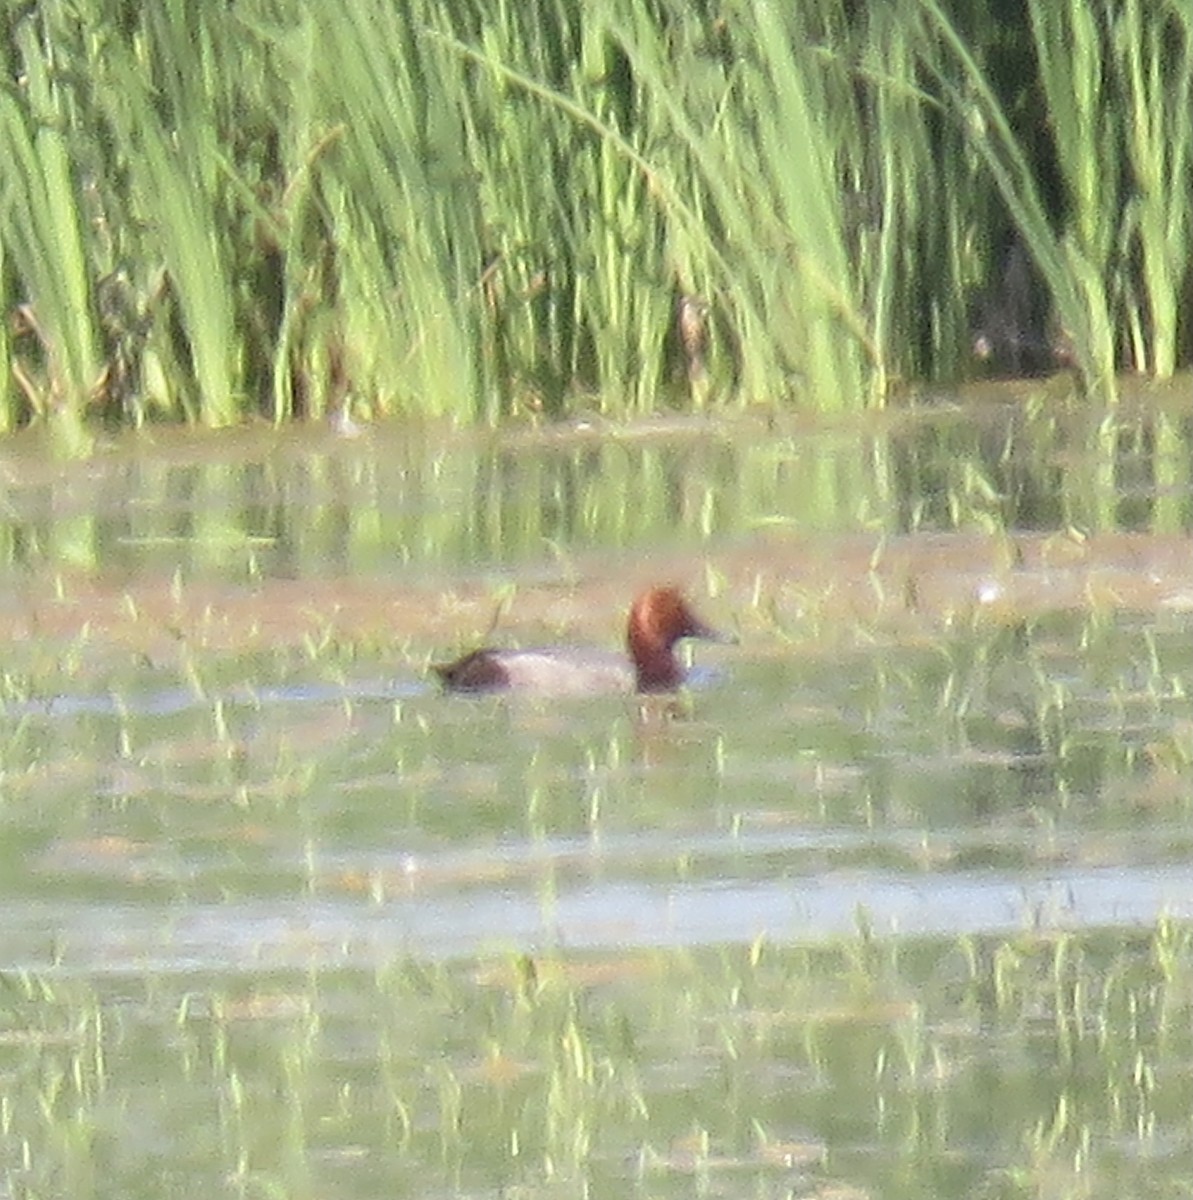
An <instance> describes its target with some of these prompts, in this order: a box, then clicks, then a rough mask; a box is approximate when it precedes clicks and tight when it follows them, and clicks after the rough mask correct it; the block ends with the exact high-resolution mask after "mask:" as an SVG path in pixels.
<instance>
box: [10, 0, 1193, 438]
mask: <svg viewBox="0 0 1193 1200" xmlns="http://www.w3.org/2000/svg"><path fill="white" fill-rule="evenodd" d="M1024 13H1025V14H1026V15H1027V16H1028V17H1029V18H1030V19H1029V20H1027V21H1025V23H1024V25H1023V27H1022V29H1021V31H1020V32H1018V33H1017V34H1008V33H1007V31H1006V30H1005V28H1003V25H1002V24H1001V23H1000V22H999V21H998V20H997V14H996V12H995V10H993V9H990V10H989V11H987V8H986V7H985V6H984V5H982V4H978V5H975V6H972V10H971V11H970V12H969V13H968V14H966V15H967V19H968V27H967V28H966V29H964V31H961V30H959V29H958V28H956V27H955V26H954V24H953V23H952V22H951V21H950V19H949V18H948V17H946V16H945V14H944V12H943V10H942V9H941V7H940V6H938V5H937V4H936V3H935V2H934V0H900V2H899V3H896V4H895V5H894V6H893V7H892V6H887V7H882V6H880V7H879V8H873V7H872V6H871V7H870V8H866V9H864V11H856V6H849V5H846V4H844V3H842V2H841V0H814V2H811V3H808V4H805V5H800V6H795V7H793V6H781V5H780V6H775V5H753V4H750V3H746V2H745V0H742V2H741V3H737V4H734V5H731V6H730V9H728V10H724V11H722V9H721V8H717V7H714V6H712V5H711V4H708V3H697V4H695V5H691V4H688V5H685V4H681V3H679V0H660V3H659V4H658V5H656V6H655V7H654V8H653V9H651V10H649V11H648V10H645V9H643V8H642V7H641V6H640V5H635V4H632V3H630V2H629V0H595V2H594V3H592V4H588V5H584V6H582V7H576V6H570V5H567V4H564V3H562V2H561V0H533V2H532V3H531V4H529V5H515V4H512V3H509V2H508V0H507V2H504V3H499V4H496V5H488V6H486V5H476V4H473V5H469V4H460V5H455V6H450V7H446V8H445V7H444V6H442V5H434V4H431V3H429V0H417V2H416V3H413V4H411V5H407V6H394V5H392V4H390V3H386V2H385V0H348V2H347V3H345V4H344V5H341V6H339V7H337V8H335V9H328V10H327V11H323V10H318V11H314V10H312V11H311V12H305V11H303V12H296V11H295V10H293V8H292V7H290V6H285V5H282V4H279V3H277V2H276V0H250V2H249V3H246V4H244V5H240V6H237V7H236V8H235V9H234V10H228V9H222V8H214V9H213V8H199V9H193V10H192V9H187V8H186V6H183V5H180V4H165V5H158V6H151V7H150V8H147V9H144V10H139V11H137V12H136V13H132V12H131V11H129V12H124V11H122V12H121V13H120V14H114V13H112V12H109V11H108V10H107V9H105V8H104V6H100V5H95V4H93V3H84V5H83V7H82V10H81V11H80V12H79V13H78V14H76V13H75V10H74V9H69V10H68V9H67V7H66V6H64V5H60V4H56V3H50V4H46V5H42V6H37V7H35V8H28V9H26V10H24V11H23V12H22V13H20V14H18V15H17V16H16V17H15V18H14V21H13V25H12V37H11V38H10V40H9V43H8V50H7V56H8V62H7V64H6V65H7V66H8V68H9V77H10V78H11V79H13V80H14V81H15V82H14V84H13V85H12V86H11V87H9V88H8V89H7V90H6V91H5V93H4V95H3V96H2V97H0V138H2V139H3V146H4V148H5V150H6V151H7V161H8V162H9V163H10V170H9V172H8V175H7V176H6V179H5V181H4V193H3V204H2V206H0V237H2V238H3V263H4V266H5V272H4V275H3V280H4V285H3V286H4V289H5V290H4V304H5V307H6V309H8V310H10V311H11V310H12V309H14V308H15V307H17V306H18V305H23V306H24V308H23V314H24V317H23V319H24V325H21V326H20V327H17V326H13V327H10V328H6V329H5V330H4V331H3V332H2V333H0V341H2V342H3V345H2V346H0V360H3V359H6V360H7V362H8V363H9V364H10V370H9V371H6V372H5V378H6V379H7V380H8V381H9V382H8V385H7V392H6V394H5V396H4V402H3V404H2V405H0V408H2V410H3V411H2V413H0V427H6V428H12V427H14V426H16V425H19V424H22V423H26V422H28V421H30V420H34V419H39V418H49V417H50V416H54V417H55V419H56V420H57V421H58V423H59V425H60V426H61V427H62V428H63V429H64V430H67V431H70V430H73V433H72V434H71V439H70V444H75V445H82V444H84V442H85V431H84V427H83V422H84V419H85V418H86V417H87V416H88V415H89V414H91V413H93V412H102V413H103V414H104V415H105V416H107V417H108V418H110V419H112V420H114V421H141V420H144V419H147V418H153V417H158V416H166V417H172V418H177V417H185V418H188V419H192V420H197V421H200V422H202V423H203V424H206V425H221V424H227V423H230V422H233V421H238V420H241V419H243V418H244V417H246V416H249V415H252V414H254V413H263V414H266V415H268V416H270V417H271V418H272V419H274V420H282V419H285V418H287V417H290V416H296V415H299V416H301V415H306V416H318V415H321V414H323V413H325V412H327V411H329V410H334V409H337V408H341V407H343V406H346V405H349V406H351V405H354V406H357V407H359V408H362V409H365V410H368V411H369V412H371V413H373V414H377V415H381V414H385V413H397V412H403V413H410V414H435V415H448V416H451V417H454V418H457V419H460V420H464V421H473V420H478V419H479V420H487V421H492V420H497V419H501V418H503V417H507V416H511V415H515V416H516V415H519V414H526V413H530V414H534V413H543V414H546V415H552V416H554V415H562V414H565V413H567V412H568V411H570V410H572V409H574V408H576V407H578V406H584V407H588V408H592V407H595V408H598V409H600V410H602V411H604V412H607V413H609V414H611V415H617V416H625V415H630V414H634V413H646V412H650V411H655V410H657V409H659V408H660V407H665V406H684V407H689V406H695V407H701V406H705V405H709V404H721V405H723V404H726V403H731V402H745V403H753V402H764V403H767V404H774V403H777V402H788V403H792V404H795V405H798V406H800V407H809V408H816V409H831V408H854V409H856V408H859V407H861V406H863V405H865V404H866V403H873V402H880V401H882V400H883V399H884V398H885V397H886V396H887V395H888V394H889V392H890V390H891V387H892V384H893V383H895V382H896V381H897V380H899V379H903V378H923V377H941V376H944V377H953V376H956V375H957V374H958V373H963V372H964V371H966V370H968V369H969V364H968V361H967V360H968V351H967V346H968V344H969V342H970V340H971V338H970V332H969V325H968V321H969V319H968V316H967V311H968V307H969V301H970V299H971V297H972V294H973V293H974V291H975V290H976V289H977V288H979V287H980V285H981V283H982V281H984V280H989V279H990V278H992V277H993V276H994V275H996V273H997V270H998V264H997V262H996V261H995V260H994V258H993V253H994V252H993V250H992V248H991V247H992V246H993V243H994V241H995V240H996V239H994V238H993V237H992V236H989V235H990V231H991V228H992V227H993V226H994V225H996V224H998V223H1000V222H1001V223H1002V224H1003V225H1005V224H1006V223H1007V222H1008V221H1009V222H1010V223H1011V224H1013V225H1014V226H1015V227H1016V228H1017V229H1018V231H1019V234H1020V235H1021V236H1022V238H1023V239H1024V240H1025V242H1026V244H1027V246H1028V248H1029V250H1030V252H1031V256H1032V258H1033V260H1034V262H1035V264H1036V266H1037V267H1038V269H1039V272H1040V274H1041V276H1042V279H1043V284H1042V286H1043V287H1044V288H1045V289H1046V291H1047V292H1048V294H1049V297H1050V299H1051V302H1052V305H1053V307H1054V309H1055V311H1056V313H1057V316H1058V321H1059V324H1060V325H1061V326H1062V327H1063V328H1064V330H1065V332H1066V333H1067V335H1068V336H1069V338H1070V339H1071V341H1072V343H1073V351H1074V356H1075V358H1076V359H1077V361H1078V363H1079V364H1080V367H1081V370H1082V373H1083V375H1084V377H1085V380H1086V383H1087V385H1088V387H1089V389H1090V390H1091V391H1092V392H1097V393H1101V394H1110V393H1112V392H1113V390H1114V389H1113V376H1114V371H1115V369H1116V367H1117V366H1118V365H1119V364H1120V363H1122V362H1129V363H1130V364H1131V365H1134V366H1137V367H1139V368H1141V369H1144V370H1147V371H1149V372H1151V373H1154V374H1156V375H1159V376H1165V375H1168V374H1171V373H1172V371H1173V370H1174V368H1175V367H1176V366H1177V365H1179V364H1180V362H1181V361H1182V360H1183V357H1184V356H1185V354H1186V352H1187V347H1186V346H1183V345H1182V343H1181V341H1180V338H1181V336H1182V334H1181V329H1180V325H1179V322H1178V297H1179V296H1180V294H1181V290H1182V288H1183V287H1185V286H1187V280H1188V274H1189V269H1190V258H1191V247H1190V242H1191V237H1193V235H1191V234H1190V223H1191V216H1190V210H1191V208H1193V201H1191V200H1190V187H1189V179H1190V172H1191V170H1193V167H1191V163H1190V160H1191V154H1190V147H1191V143H1193V133H1191V132H1190V122H1189V121H1188V112H1189V110H1190V101H1191V100H1193V65H1191V64H1193V52H1191V49H1190V44H1191V41H1193V37H1191V32H1193V31H1191V30H1190V22H1189V18H1188V15H1187V14H1186V13H1185V12H1184V10H1183V8H1182V7H1181V6H1179V5H1176V4H1174V3H1164V4H1159V5H1153V6H1148V5H1144V4H1143V3H1142V0H1121V2H1120V3H1117V4H1113V5H1111V4H1107V5H1105V6H1101V7H1095V8H1089V6H1086V5H1081V4H1078V3H1077V2H1076V0H1071V3H1067V4H1062V5H1060V6H1056V5H1048V4H1044V3H1043V2H1042V0H1039V2H1036V0H1024ZM1008 38H1010V40H1011V48H1010V51H1009V52H1010V53H1013V54H1014V55H1015V56H1016V58H1017V61H1020V62H1021V63H1022V64H1023V70H1022V71H1021V72H1020V75H1024V74H1029V75H1030V72H1031V71H1033V70H1035V69H1036V67H1037V65H1038V78H1034V77H1033V78H1032V79H1031V80H1030V81H1029V82H1031V84H1032V86H1033V87H1034V88H1035V89H1036V91H1034V92H1032V95H1037V94H1038V95H1039V96H1040V97H1041V98H1042V101H1043V103H1042V105H1041V106H1040V108H1041V110H1042V111H1039V112H1038V113H1037V112H1030V111H1029V112H1026V113H1025V111H1024V110H1023V108H1022V105H1021V104H1020V102H1021V100H1022V97H1021V96H1020V95H1016V94H1007V87H1006V85H1005V84H1001V83H999V82H998V79H997V77H996V74H995V72H994V71H993V70H992V61H993V58H994V56H995V54H996V53H1002V54H1006V53H1008V49H1007V39H1008ZM1016 39H1017V40H1016ZM938 46H941V47H943V49H938ZM925 68H927V69H926V70H925ZM1016 104H1020V107H1019V108H1018V109H1016V108H1015V107H1014V106H1015V105H1016ZM1048 132H1050V134H1051V136H1050V137H1049V136H1043V135H1044V134H1045V133H1048ZM1050 171H1051V172H1052V173H1053V174H1055V176H1056V177H1057V178H1058V179H1059V181H1060V189H1061V195H1060V196H1059V197H1057V196H1056V195H1054V194H1053V192H1052V191H1051V190H1050V188H1049V186H1048V185H1047V183H1046V179H1047V177H1048V176H1049V172H1050ZM991 181H993V183H994V185H995V188H996V189H997V193H998V195H999V199H998V201H997V202H994V201H992V199H991V196H992V191H991V187H990V183H991ZM26 326H27V327H26Z"/></svg>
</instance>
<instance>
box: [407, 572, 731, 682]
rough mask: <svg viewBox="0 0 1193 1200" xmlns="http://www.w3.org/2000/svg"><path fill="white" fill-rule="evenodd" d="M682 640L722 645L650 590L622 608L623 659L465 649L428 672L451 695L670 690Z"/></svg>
mask: <svg viewBox="0 0 1193 1200" xmlns="http://www.w3.org/2000/svg"><path fill="white" fill-rule="evenodd" d="M683 638H704V639H706V640H708V641H726V640H728V639H726V638H723V637H722V636H721V635H720V634H719V633H717V631H716V630H715V629H712V628H710V627H709V626H708V625H706V624H705V623H704V622H703V621H702V620H700V618H699V617H698V616H696V614H695V613H694V612H693V611H692V609H691V607H690V606H689V605H688V602H687V600H686V599H685V598H684V596H683V593H682V592H681V591H680V590H679V589H678V588H674V587H652V588H650V589H649V590H648V591H645V592H643V593H642V595H640V596H639V597H638V598H637V599H636V600H635V601H634V603H633V604H632V605H631V606H630V618H629V621H628V623H627V626H626V647H627V649H628V650H629V661H628V662H627V661H626V659H625V658H624V657H623V656H622V655H620V654H612V653H607V652H602V651H600V650H577V649H573V648H572V647H567V646H550V647H544V648H542V649H537V650H535V649H529V650H492V649H484V650H473V651H472V653H471V654H465V655H464V657H463V658H459V659H457V660H456V661H455V662H452V663H447V664H441V665H433V666H432V668H431V669H432V670H433V671H435V673H436V674H437V675H438V676H439V678H440V679H441V680H442V681H443V685H444V687H445V688H447V690H448V691H453V692H488V691H499V690H503V689H507V688H508V689H514V690H517V691H530V692H540V693H545V694H555V695H559V694H567V693H585V692H631V691H638V692H673V691H675V689H676V688H678V687H679V686H680V685H681V684H682V683H683V681H684V669H683V667H682V666H681V665H680V662H679V660H678V659H677V658H676V657H675V643H676V642H678V641H680V640H681V639H683Z"/></svg>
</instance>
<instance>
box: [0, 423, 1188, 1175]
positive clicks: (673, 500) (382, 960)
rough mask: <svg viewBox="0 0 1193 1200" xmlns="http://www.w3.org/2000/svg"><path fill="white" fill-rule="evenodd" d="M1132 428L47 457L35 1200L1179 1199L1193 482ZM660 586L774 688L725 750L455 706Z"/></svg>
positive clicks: (10, 776) (7, 971)
mask: <svg viewBox="0 0 1193 1200" xmlns="http://www.w3.org/2000/svg"><path fill="white" fill-rule="evenodd" d="M1117 420H1118V424H1117V426H1113V425H1109V424H1099V423H1098V422H1095V421H1091V420H1088V419H1087V418H1085V417H1084V416H1083V415H1082V414H1080V413H1074V412H1069V411H1068V410H1066V409H1064V408H1063V407H1061V406H1054V407H1051V408H1050V407H1048V406H1032V405H1022V404H1020V403H1018V402H1016V403H1013V404H1002V403H999V404H989V403H986V404H984V405H983V406H981V407H978V408H971V409H966V410H961V409H956V408H953V407H940V408H938V409H935V410H932V411H930V412H926V413H921V414H919V415H917V416H914V417H908V416H898V417H892V418H884V419H883V420H882V421H879V422H876V423H874V424H871V425H868V426H865V427H860V428H845V427H842V428H836V427H832V428H819V429H818V428H814V427H804V428H798V427H792V428H790V429H783V428H777V427H769V426H767V425H766V424H765V423H763V422H754V421H749V420H747V421H743V422H739V423H737V424H732V423H726V424H724V425H716V424H710V423H705V422H700V423H696V424H691V423H682V422H677V423H673V424H672V425H668V426H663V425H652V426H650V427H647V428H645V429H643V430H640V431H635V432H633V433H632V434H627V433H618V434H616V435H610V434H608V432H606V434H605V435H604V436H598V434H596V433H594V432H593V431H591V430H582V431H579V432H576V433H573V434H567V433H564V432H549V433H543V434H523V435H518V436H516V437H511V438H508V439H497V440H495V439H492V438H486V437H471V436H470V437H461V436H459V435H456V436H453V437H450V438H441V437H439V436H438V435H436V434H435V433H434V431H429V430H424V431H421V432H414V433H411V432H410V431H374V432H373V433H370V434H369V435H367V436H365V437H362V438H359V439H352V440H351V441H338V440H336V439H335V438H334V437H332V436H330V435H328V434H325V433H323V432H319V431H316V432H310V433H307V434H302V433H296V432H293V431H291V432H287V433H285V434H277V435H275V434H252V435H240V436H237V437H236V438H210V439H204V438H193V437H177V438H175V437H173V436H171V435H156V438H157V440H156V441H155V443H154V444H151V445H147V444H145V443H137V442H128V443H121V444H118V445H116V446H113V447H112V448H111V449H110V450H109V451H108V452H107V453H106V454H105V455H103V456H101V457H100V458H98V459H97V460H96V461H94V462H92V463H89V464H86V465H82V466H71V467H56V466H54V465H53V464H50V463H45V462H42V461H40V460H39V459H37V458H36V457H35V456H33V455H24V456H22V454H21V453H18V452H14V453H13V455H12V457H11V458H10V460H9V461H8V462H7V464H6V470H7V473H8V478H9V480H10V489H9V500H8V506H7V509H6V512H5V513H4V514H3V518H2V519H0V545H3V546H4V547H5V562H6V564H7V565H6V568H5V585H4V591H3V599H2V602H0V623H2V624H3V625H4V627H5V628H6V632H7V635H8V637H7V641H8V646H9V651H8V663H7V667H6V670H5V672H4V675H3V677H2V680H0V826H2V828H3V833H4V837H3V839H0V895H2V896H3V901H4V910H5V916H6V919H5V922H4V929H3V931H2V932H0V964H3V974H2V975H0V980H2V982H3V984H4V992H5V995H6V997H7V999H6V1007H5V1008H4V1017H3V1023H2V1024H0V1073H2V1075H3V1077H4V1078H5V1079H6V1081H7V1082H6V1095H7V1096H8V1100H7V1102H6V1107H5V1108H4V1110H3V1119H2V1120H0V1158H2V1159H3V1162H4V1163H5V1165H4V1166H3V1167H0V1194H3V1190H4V1189H7V1192H8V1194H11V1195H13V1196H29V1197H32V1196H40V1195H46V1196H50V1195H63V1194H69V1195H71V1196H109V1195H110V1196H122V1197H124V1196H140V1195H144V1196H150V1195H152V1196H161V1195H172V1194H179V1195H182V1194H194V1193H195V1192H196V1191H202V1192H203V1193H204V1194H216V1195H221V1194H228V1195H257V1194H282V1195H308V1194H309V1195H316V1194H317V1195H335V1196H341V1195H342V1196H345V1197H357V1196H373V1195H390V1194H393V1192H394V1191H395V1190H398V1191H411V1192H415V1193H418V1194H467V1193H470V1192H477V1193H478V1194H494V1191H495V1190H500V1189H505V1190H506V1191H507V1192H511V1193H513V1194H522V1193H527V1194H529V1193H535V1194H539V1193H551V1194H561V1195H562V1194H566V1195H573V1194H574V1195H580V1194H585V1193H586V1192H587V1193H588V1194H592V1193H593V1192H596V1193H598V1194H600V1193H603V1192H606V1191H613V1190H616V1191H617V1192H618V1194H625V1192H626V1191H629V1192H632V1193H635V1194H642V1195H672V1194H675V1195H680V1194H682V1195H689V1194H692V1193H693V1192H699V1193H700V1194H703V1195H707V1194H709V1193H712V1194H720V1193H724V1194H726V1195H740V1194H742V1193H743V1191H744V1192H748V1193H749V1194H753V1195H789V1194H792V1193H796V1194H805V1193H808V1192H811V1191H816V1190H823V1189H845V1190H847V1191H848V1190H854V1191H858V1190H865V1191H871V1192H875V1193H881V1194H897V1193H899V1192H902V1191H908V1192H911V1191H915V1192H916V1193H917V1194H925V1193H928V1194H937V1193H939V1194H949V1195H956V1194H961V1193H965V1192H971V1191H974V1190H985V1191H991V1190H993V1191H996V1192H999V1193H1000V1194H1002V1193H1004V1192H1012V1191H1017V1190H1019V1189H1021V1188H1023V1187H1027V1186H1029V1185H1030V1186H1035V1184H1031V1182H1030V1181H1033V1180H1034V1181H1036V1183H1038V1184H1040V1186H1044V1184H1043V1183H1042V1182H1041V1181H1051V1182H1050V1183H1048V1185H1047V1188H1046V1190H1049V1191H1050V1192H1054V1191H1061V1192H1065V1191H1068V1190H1080V1191H1081V1192H1082V1193H1083V1194H1087V1195H1088V1194H1091V1193H1092V1194H1095V1195H1096V1194H1107V1195H1111V1194H1113V1195H1119V1194H1122V1192H1123V1191H1124V1190H1126V1191H1128V1192H1129V1193H1130V1194H1133V1195H1146V1194H1150V1192H1151V1191H1156V1192H1157V1194H1168V1193H1166V1192H1165V1191H1164V1189H1165V1187H1166V1186H1171V1185H1172V1183H1173V1182H1174V1181H1176V1180H1178V1179H1180V1178H1183V1176H1182V1175H1181V1174H1180V1172H1181V1170H1183V1168H1182V1167H1181V1166H1180V1164H1181V1162H1182V1155H1187V1152H1188V1149H1189V1146H1188V1141H1189V1138H1188V1133H1187V1091H1188V1088H1189V1086H1190V1084H1191V1083H1193V1077H1191V1076H1190V1075H1189V1072H1188V1067H1187V1063H1188V1062H1189V1061H1191V1060H1190V1054H1189V1051H1190V1049H1193V1047H1191V1046H1190V1045H1189V1038H1188V1035H1187V1033H1186V1032H1185V1030H1187V1029H1188V1028H1189V1022H1188V1017H1189V1015H1190V1012H1189V1005H1190V1001H1189V999H1188V997H1189V995H1193V991H1191V990H1190V989H1189V987H1188V984H1189V982H1190V978H1189V975H1190V966H1191V961H1190V955H1189V932H1188V931H1189V927H1188V926H1187V925H1186V922H1187V921H1188V918H1189V913H1188V909H1189V907H1190V896H1193V887H1191V884H1193V839H1191V838H1190V836H1189V834H1188V832H1187V829H1188V827H1189V809H1190V805H1191V804H1193V788H1190V786H1189V782H1190V773H1191V765H1190V763H1191V756H1190V753H1189V750H1188V746H1189V736H1188V735H1189V730H1190V728H1193V712H1191V705H1190V702H1189V699H1188V681H1189V679H1190V675H1191V671H1193V639H1190V636H1189V634H1190V623H1191V621H1193V617H1191V616H1190V597H1193V559H1191V558H1190V556H1189V554H1188V532H1189V529H1188V526H1189V521H1190V514H1191V512H1193V509H1191V506H1190V486H1189V480H1188V473H1187V467H1186V464H1187V462H1189V461H1193V457H1191V456H1190V455H1189V453H1188V449H1189V448H1188V445H1187V440H1188V427H1187V424H1186V423H1185V421H1184V419H1183V418H1182V417H1179V416H1173V415H1172V414H1171V413H1168V414H1164V413H1161V412H1159V411H1157V410H1153V409H1138V410H1124V412H1123V413H1122V414H1120V416H1119V417H1118V418H1117ZM627 494H628V495H631V496H633V498H634V503H633V504H632V505H627V504H626V503H625V497H626V495H627ZM647 579H678V580H679V581H681V582H683V583H684V584H686V585H687V587H688V590H689V592H690V593H691V594H692V595H693V597H694V598H695V599H696V601H697V604H698V607H699V608H700V609H701V610H702V612H703V613H704V615H706V616H707V617H708V618H709V619H710V620H711V621H713V622H714V623H715V624H718V625H720V626H722V627H725V628H732V629H736V630H737V631H738V632H739V634H740V637H741V641H740V644H739V645H737V646H708V645H704V644H701V645H699V646H697V647H696V648H695V656H696V661H697V669H696V671H695V672H694V675H693V687H692V689H691V692H690V694H689V695H688V696H687V697H685V698H683V699H682V700H681V701H679V702H673V701H668V700H654V699H652V700H651V701H650V702H647V703H643V702H640V701H637V700H633V699H626V698H618V697H600V698H594V699H591V700H586V699H580V700H568V701H565V702H559V701H551V702H543V701H537V700H534V699H511V698H509V697H454V696H444V695H441V694H440V693H439V692H438V690H437V689H436V688H435V687H433V686H431V685H430V683H429V682H428V680H427V673H426V664H427V663H428V661H431V660H434V659H437V658H439V657H442V656H446V655H448V654H451V653H453V652H454V651H455V650H457V649H460V648H462V647H465V646H467V645H469V644H473V643H474V642H475V641H476V640H479V639H480V638H482V637H485V636H487V635H488V634H489V631H490V627H491V626H495V629H494V634H493V636H496V637H497V638H499V639H505V640H507V641H509V642H511V643H514V642H519V641H521V642H523V643H525V642H527V641H542V640H552V639H554V638H556V637H560V636H562V637H566V638H568V639H569V640H571V639H574V640H577V641H583V642H592V643H594V644H605V645H609V644H614V643H615V642H616V641H617V639H618V637H619V629H620V625H621V622H622V620H623V611H624V607H625V604H626V602H627V601H628V598H629V596H630V595H631V594H632V591H633V589H634V587H636V586H638V585H639V584H640V583H642V582H644V581H645V580H647ZM1149 1080H1150V1082H1148V1081H1149ZM1182 1096H1183V1097H1184V1100H1182V1099H1181V1097H1182ZM876 1150H877V1151H879V1153H877V1154H875V1153H874V1152H875V1151H876ZM1184 1161H1187V1158H1186V1159H1185V1160H1184ZM1165 1181H1167V1183H1166V1182H1165ZM1053 1184H1055V1186H1053Z"/></svg>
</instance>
